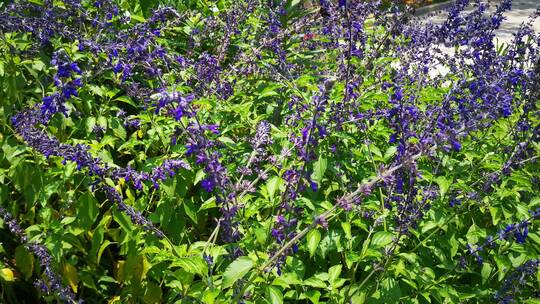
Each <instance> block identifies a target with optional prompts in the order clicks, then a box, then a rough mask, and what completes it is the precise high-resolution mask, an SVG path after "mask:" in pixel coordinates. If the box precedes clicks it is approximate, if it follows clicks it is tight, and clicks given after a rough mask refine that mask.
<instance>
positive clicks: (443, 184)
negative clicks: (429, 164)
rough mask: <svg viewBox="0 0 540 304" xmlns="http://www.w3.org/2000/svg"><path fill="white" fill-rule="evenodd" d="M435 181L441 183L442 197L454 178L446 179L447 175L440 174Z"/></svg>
mask: <svg viewBox="0 0 540 304" xmlns="http://www.w3.org/2000/svg"><path fill="white" fill-rule="evenodd" d="M435 182H436V183H437V185H439V189H440V190H441V197H443V196H444V195H445V194H446V192H447V191H448V189H449V188H450V185H451V184H452V179H446V177H444V176H439V177H437V178H436V179H435Z"/></svg>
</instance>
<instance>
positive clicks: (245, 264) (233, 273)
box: [223, 256, 253, 288]
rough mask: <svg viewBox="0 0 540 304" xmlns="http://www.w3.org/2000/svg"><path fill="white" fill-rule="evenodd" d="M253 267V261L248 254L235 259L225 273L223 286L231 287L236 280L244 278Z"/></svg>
mask: <svg viewBox="0 0 540 304" xmlns="http://www.w3.org/2000/svg"><path fill="white" fill-rule="evenodd" d="M251 268H253V261H252V260H251V259H250V258H249V257H247V256H241V257H239V258H238V259H236V260H234V261H233V262H232V263H231V264H230V265H229V266H228V267H227V269H226V270H225V273H224V274H223V288H228V287H231V286H232V285H233V284H234V283H235V282H236V281H238V280H240V279H241V278H243V277H244V276H245V275H246V273H248V272H249V271H250V270H251Z"/></svg>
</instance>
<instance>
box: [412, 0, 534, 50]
mask: <svg viewBox="0 0 540 304" xmlns="http://www.w3.org/2000/svg"><path fill="white" fill-rule="evenodd" d="M487 2H489V3H490V4H491V7H490V9H489V11H492V10H494V9H495V6H496V5H497V4H498V3H499V1H494V0H491V1H487ZM538 8H540V0H514V1H512V10H510V11H508V12H506V13H505V14H504V15H505V16H506V20H504V21H503V24H502V26H501V28H500V29H499V30H497V33H496V39H497V40H498V42H510V41H511V40H512V37H513V36H512V34H513V33H515V32H516V31H517V30H518V28H519V26H520V24H521V23H522V22H526V21H527V20H528V17H529V16H530V15H531V14H532V13H534V12H535V11H536V9H538ZM424 16H426V17H427V18H428V20H429V21H433V22H435V23H440V22H442V21H443V20H444V19H446V13H445V12H442V13H439V14H436V15H435V16H433V15H430V14H426V15H424ZM419 17H420V18H422V16H419ZM533 27H534V30H535V31H536V32H537V33H540V18H537V19H536V21H535V22H534V23H533Z"/></svg>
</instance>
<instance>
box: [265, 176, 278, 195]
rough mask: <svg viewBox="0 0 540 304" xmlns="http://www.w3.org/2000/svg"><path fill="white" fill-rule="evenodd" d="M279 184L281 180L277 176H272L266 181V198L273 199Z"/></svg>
mask: <svg viewBox="0 0 540 304" xmlns="http://www.w3.org/2000/svg"><path fill="white" fill-rule="evenodd" d="M280 184H281V178H279V176H272V177H271V178H269V179H268V182H266V191H267V192H268V196H269V197H270V199H271V200H273V199H274V195H275V194H276V190H277V189H278V188H279V185H280Z"/></svg>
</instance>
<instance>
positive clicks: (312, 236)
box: [306, 229, 321, 256]
mask: <svg viewBox="0 0 540 304" xmlns="http://www.w3.org/2000/svg"><path fill="white" fill-rule="evenodd" d="M306 240H307V247H308V250H309V255H310V256H313V255H314V254H315V251H316V250H317V247H318V246H319V242H320V241H321V233H320V232H319V230H317V229H314V230H311V231H310V232H308V234H307V236H306Z"/></svg>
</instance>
